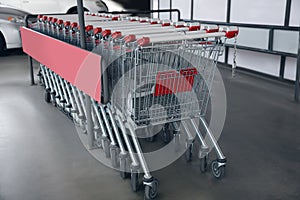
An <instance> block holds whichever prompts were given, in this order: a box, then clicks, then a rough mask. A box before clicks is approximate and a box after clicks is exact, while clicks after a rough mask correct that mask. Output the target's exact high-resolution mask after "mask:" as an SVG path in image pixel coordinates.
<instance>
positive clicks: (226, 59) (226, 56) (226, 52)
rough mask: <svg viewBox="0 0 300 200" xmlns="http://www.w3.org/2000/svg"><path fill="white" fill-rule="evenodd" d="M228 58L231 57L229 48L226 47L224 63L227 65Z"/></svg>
mask: <svg viewBox="0 0 300 200" xmlns="http://www.w3.org/2000/svg"><path fill="white" fill-rule="evenodd" d="M228 56H229V47H228V46H225V54H224V57H225V60H224V63H225V64H226V65H228Z"/></svg>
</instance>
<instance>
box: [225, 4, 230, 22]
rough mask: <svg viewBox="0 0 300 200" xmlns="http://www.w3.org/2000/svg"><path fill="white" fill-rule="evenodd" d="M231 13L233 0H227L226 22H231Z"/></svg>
mask: <svg viewBox="0 0 300 200" xmlns="http://www.w3.org/2000/svg"><path fill="white" fill-rule="evenodd" d="M230 15H231V0H227V13H226V22H227V23H229V22H230Z"/></svg>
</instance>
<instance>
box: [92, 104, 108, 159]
mask: <svg viewBox="0 0 300 200" xmlns="http://www.w3.org/2000/svg"><path fill="white" fill-rule="evenodd" d="M93 108H94V112H95V114H96V117H97V119H98V122H99V126H100V129H101V132H102V135H101V146H102V148H103V150H104V152H105V156H106V157H107V158H109V157H110V149H109V144H110V141H109V139H108V135H107V133H106V129H105V126H104V124H103V121H102V117H101V115H100V111H99V109H98V105H97V104H96V102H95V101H93Z"/></svg>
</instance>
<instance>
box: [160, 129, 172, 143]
mask: <svg viewBox="0 0 300 200" xmlns="http://www.w3.org/2000/svg"><path fill="white" fill-rule="evenodd" d="M162 140H163V142H164V143H166V144H167V143H169V142H170V141H171V133H170V129H165V130H163V131H162Z"/></svg>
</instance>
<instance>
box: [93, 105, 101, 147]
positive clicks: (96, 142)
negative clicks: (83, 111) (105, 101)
mask: <svg viewBox="0 0 300 200" xmlns="http://www.w3.org/2000/svg"><path fill="white" fill-rule="evenodd" d="M92 120H93V124H94V127H93V132H94V138H95V140H94V144H93V145H94V146H95V147H98V148H100V147H101V138H100V137H99V135H100V124H99V121H98V119H97V117H96V114H95V110H94V107H93V108H92Z"/></svg>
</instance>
